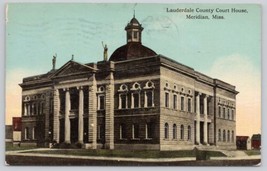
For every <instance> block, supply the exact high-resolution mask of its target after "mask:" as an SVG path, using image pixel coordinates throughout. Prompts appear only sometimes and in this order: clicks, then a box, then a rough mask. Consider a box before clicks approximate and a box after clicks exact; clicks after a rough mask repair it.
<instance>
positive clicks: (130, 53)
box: [109, 16, 157, 61]
mask: <svg viewBox="0 0 267 171" xmlns="http://www.w3.org/2000/svg"><path fill="white" fill-rule="evenodd" d="M143 29H144V28H143V27H142V25H141V24H140V23H139V22H138V20H137V19H136V18H135V16H134V17H133V18H132V19H131V21H130V22H129V23H128V24H127V25H126V27H125V31H126V39H127V40H126V45H124V46H121V47H119V48H118V49H116V50H115V51H114V52H113V54H112V55H111V56H110V58H109V61H123V60H128V59H135V58H140V57H149V56H155V55H157V54H156V52H154V51H153V50H151V49H150V48H148V47H146V46H143V45H142V42H141V40H142V31H143Z"/></svg>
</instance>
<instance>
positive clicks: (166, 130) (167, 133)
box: [164, 123, 169, 139]
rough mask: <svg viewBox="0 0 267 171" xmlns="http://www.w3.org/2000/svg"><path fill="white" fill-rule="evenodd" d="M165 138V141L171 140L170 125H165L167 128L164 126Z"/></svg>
mask: <svg viewBox="0 0 267 171" xmlns="http://www.w3.org/2000/svg"><path fill="white" fill-rule="evenodd" d="M164 138H165V139H168V138H169V124H168V123H165V126H164Z"/></svg>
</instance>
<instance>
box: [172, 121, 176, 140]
mask: <svg viewBox="0 0 267 171" xmlns="http://www.w3.org/2000/svg"><path fill="white" fill-rule="evenodd" d="M172 138H173V139H175V140H176V139H177V126H176V124H173V127H172Z"/></svg>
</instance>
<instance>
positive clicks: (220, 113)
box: [219, 106, 222, 118]
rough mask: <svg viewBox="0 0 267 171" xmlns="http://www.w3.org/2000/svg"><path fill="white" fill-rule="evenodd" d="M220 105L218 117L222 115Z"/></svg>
mask: <svg viewBox="0 0 267 171" xmlns="http://www.w3.org/2000/svg"><path fill="white" fill-rule="evenodd" d="M221 112H222V111H221V106H219V118H220V117H222V113H221Z"/></svg>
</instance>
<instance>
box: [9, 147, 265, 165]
mask: <svg viewBox="0 0 267 171" xmlns="http://www.w3.org/2000/svg"><path fill="white" fill-rule="evenodd" d="M42 150H58V149H47V148H38V149H29V150H19V151H7V152H6V153H5V154H6V155H15V156H35V157H51V158H69V159H71V158H73V159H74V158H75V159H84V160H86V159H90V160H109V161H135V162H175V161H195V160H196V158H195V157H183V158H124V157H104V156H78V155H64V154H41V153H24V152H27V151H42ZM70 150H71V149H70ZM22 152H23V153H22ZM237 154H239V155H235V156H231V157H211V158H210V160H251V159H252V160H253V159H261V155H253V156H245V155H240V153H237Z"/></svg>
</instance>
